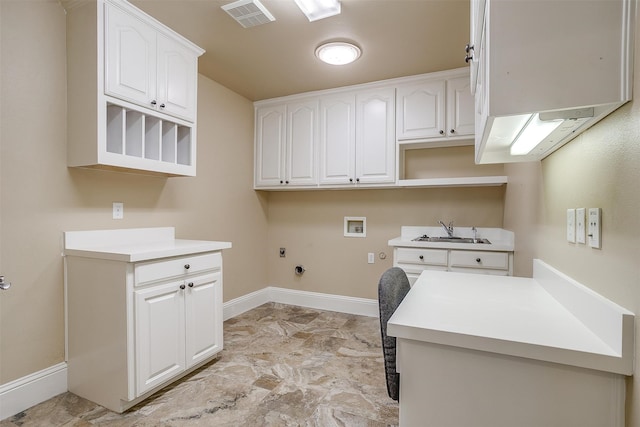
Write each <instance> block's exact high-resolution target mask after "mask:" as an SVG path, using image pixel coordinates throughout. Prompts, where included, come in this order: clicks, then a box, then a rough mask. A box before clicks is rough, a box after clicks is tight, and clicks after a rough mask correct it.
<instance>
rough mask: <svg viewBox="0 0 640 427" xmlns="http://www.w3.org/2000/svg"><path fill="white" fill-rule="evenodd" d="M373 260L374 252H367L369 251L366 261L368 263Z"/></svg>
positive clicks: (371, 262)
mask: <svg viewBox="0 0 640 427" xmlns="http://www.w3.org/2000/svg"><path fill="white" fill-rule="evenodd" d="M374 261H375V254H374V253H373V252H369V253H368V254H367V262H368V263H369V264H373V263H374Z"/></svg>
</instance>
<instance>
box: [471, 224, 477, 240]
mask: <svg viewBox="0 0 640 427" xmlns="http://www.w3.org/2000/svg"><path fill="white" fill-rule="evenodd" d="M471 231H473V243H478V229H477V228H476V227H471Z"/></svg>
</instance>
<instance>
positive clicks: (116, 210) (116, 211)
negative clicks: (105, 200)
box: [113, 202, 124, 219]
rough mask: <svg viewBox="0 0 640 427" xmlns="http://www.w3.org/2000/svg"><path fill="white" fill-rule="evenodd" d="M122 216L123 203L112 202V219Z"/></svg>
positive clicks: (121, 217)
mask: <svg viewBox="0 0 640 427" xmlns="http://www.w3.org/2000/svg"><path fill="white" fill-rule="evenodd" d="M123 218H124V203H121V202H113V219H123Z"/></svg>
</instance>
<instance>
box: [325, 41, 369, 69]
mask: <svg viewBox="0 0 640 427" xmlns="http://www.w3.org/2000/svg"><path fill="white" fill-rule="evenodd" d="M361 53H362V51H361V50H360V48H359V47H358V46H356V45H354V44H352V43H347V42H331V43H324V44H321V45H320V46H318V48H317V49H316V56H317V57H318V58H319V59H320V60H321V61H322V62H325V63H327V64H331V65H346V64H350V63H352V62H353V61H355V60H356V59H358V58H360V54H361Z"/></svg>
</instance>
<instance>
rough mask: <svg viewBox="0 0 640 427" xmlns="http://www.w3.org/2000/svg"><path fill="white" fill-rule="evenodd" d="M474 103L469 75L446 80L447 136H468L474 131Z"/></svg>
mask: <svg viewBox="0 0 640 427" xmlns="http://www.w3.org/2000/svg"><path fill="white" fill-rule="evenodd" d="M474 103H475V100H474V97H473V95H471V85H470V83H469V77H467V76H464V77H458V78H455V79H449V80H447V125H448V127H447V131H448V132H449V136H470V135H473V134H474V133H475V114H474V113H475V112H474Z"/></svg>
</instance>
